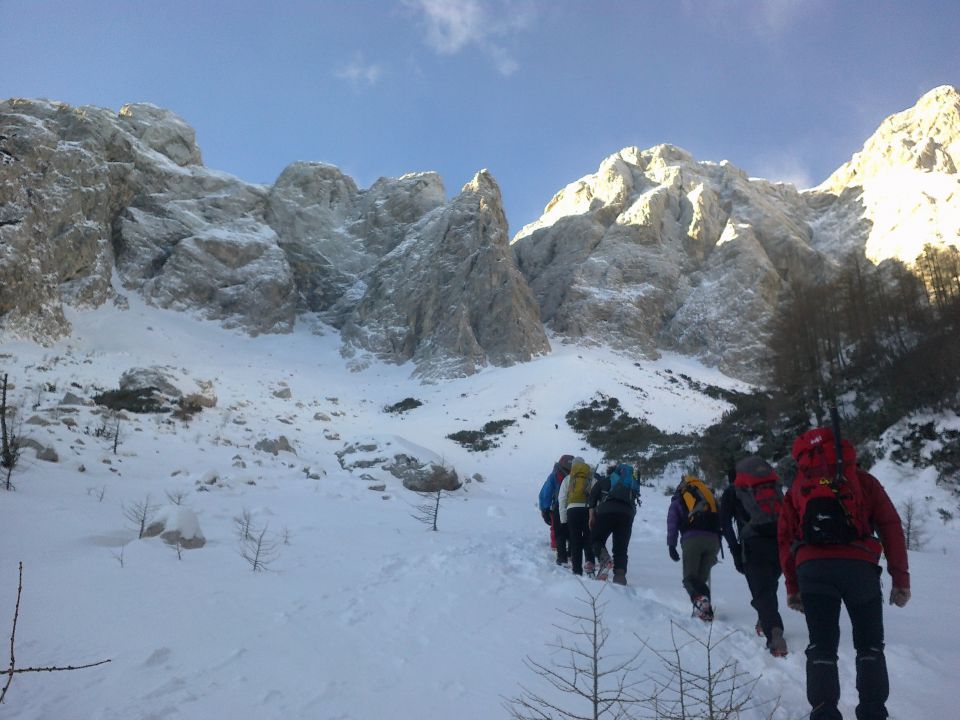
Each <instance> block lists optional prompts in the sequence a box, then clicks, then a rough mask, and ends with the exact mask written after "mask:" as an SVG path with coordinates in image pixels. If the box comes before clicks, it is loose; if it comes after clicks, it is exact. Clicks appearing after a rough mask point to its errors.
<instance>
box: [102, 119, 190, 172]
mask: <svg viewBox="0 0 960 720" xmlns="http://www.w3.org/2000/svg"><path fill="white" fill-rule="evenodd" d="M118 116H119V118H120V122H121V123H122V124H123V125H124V126H126V127H127V128H129V129H130V131H131V133H132V134H133V135H134V136H135V137H137V138H138V139H139V140H140V141H141V142H143V143H144V144H145V145H147V146H148V147H150V148H152V149H153V150H156V151H157V152H158V153H160V154H161V155H164V156H166V157H168V158H169V159H170V160H172V161H173V162H175V163H176V164H177V165H180V166H186V165H202V164H203V160H202V159H201V157H200V148H198V147H197V134H196V132H195V131H194V129H193V128H192V127H190V126H189V125H187V123H186V122H185V121H184V120H183V119H182V118H181V117H180V116H178V115H176V114H175V113H173V112H171V111H170V110H165V109H164V108H159V107H157V106H156V105H151V104H149V103H129V104H127V105H124V106H123V107H121V108H120V112H119V114H118Z"/></svg>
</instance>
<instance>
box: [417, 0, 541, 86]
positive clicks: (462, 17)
mask: <svg viewBox="0 0 960 720" xmlns="http://www.w3.org/2000/svg"><path fill="white" fill-rule="evenodd" d="M404 2H405V3H406V5H408V6H409V7H411V8H413V9H414V10H415V11H416V12H417V13H419V14H420V15H421V16H422V18H423V20H424V23H425V26H426V43H427V45H428V46H429V47H431V48H432V49H433V50H434V51H435V52H437V53H439V54H440V55H456V54H457V53H459V52H461V51H463V50H465V49H467V48H469V47H475V48H477V49H479V50H480V51H481V52H482V53H483V54H485V55H486V56H487V57H488V58H489V59H490V60H491V62H492V63H493V64H494V67H496V68H497V71H498V72H499V73H500V74H501V75H505V76H509V75H512V74H513V73H515V72H516V71H517V70H518V69H519V67H520V65H519V63H518V62H517V60H516V59H515V58H514V57H513V55H512V53H511V52H510V50H509V49H508V48H507V47H505V45H504V42H503V41H504V40H505V39H506V38H507V37H508V36H510V35H514V34H516V33H518V32H520V31H522V30H525V29H527V28H528V27H529V26H530V25H531V24H532V22H533V19H534V18H535V16H536V10H535V6H534V3H533V2H532V0H404Z"/></svg>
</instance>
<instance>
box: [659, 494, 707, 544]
mask: <svg viewBox="0 0 960 720" xmlns="http://www.w3.org/2000/svg"><path fill="white" fill-rule="evenodd" d="M687 514H688V513H687V506H686V505H684V504H683V501H682V500H681V499H680V496H679V495H674V496H673V499H672V500H671V501H670V509H669V510H667V546H668V547H676V546H677V535H679V536H680V540H683V539H684V538H688V537H696V536H698V535H700V536H703V537H718V535H717V533H715V532H713V531H711V530H691V529H689V528H688V529H686V530H681V529H680V528H682V527H683V526H685V525H686V524H687Z"/></svg>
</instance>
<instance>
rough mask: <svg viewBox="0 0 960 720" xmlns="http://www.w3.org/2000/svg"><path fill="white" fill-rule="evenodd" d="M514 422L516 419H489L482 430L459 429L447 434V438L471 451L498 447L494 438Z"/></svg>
mask: <svg viewBox="0 0 960 720" xmlns="http://www.w3.org/2000/svg"><path fill="white" fill-rule="evenodd" d="M516 422H517V421H516V420H491V421H490V422H488V423H486V424H485V425H484V426H483V430H460V431H459V432H455V433H452V434H450V435H447V438H448V439H449V440H453V441H454V442H456V443H459V444H460V445H462V446H463V447H465V448H466V449H467V450H470V451H471V452H483V451H485V450H492V449H493V448H496V447H500V444H499V443H498V442H496V440H495V438H496V437H497V436H499V435H503V431H504V430H505V429H506V428H508V427H510V426H511V425H513V424H515V423H516Z"/></svg>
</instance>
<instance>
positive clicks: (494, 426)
mask: <svg viewBox="0 0 960 720" xmlns="http://www.w3.org/2000/svg"><path fill="white" fill-rule="evenodd" d="M516 422H517V421H516V420H491V421H490V422H488V423H487V424H486V425H484V426H483V432H484V434H485V435H503V431H504V430H506V429H507V428H508V427H510V426H511V425H515V424H516Z"/></svg>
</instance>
